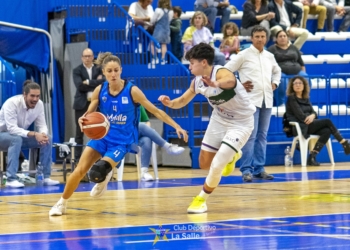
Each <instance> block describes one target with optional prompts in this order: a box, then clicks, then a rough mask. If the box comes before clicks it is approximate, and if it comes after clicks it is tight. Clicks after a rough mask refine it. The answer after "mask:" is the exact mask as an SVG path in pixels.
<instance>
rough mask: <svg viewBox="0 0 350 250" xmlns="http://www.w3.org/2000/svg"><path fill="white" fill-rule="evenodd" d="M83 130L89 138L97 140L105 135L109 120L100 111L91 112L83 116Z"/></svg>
mask: <svg viewBox="0 0 350 250" xmlns="http://www.w3.org/2000/svg"><path fill="white" fill-rule="evenodd" d="M85 118H86V120H85V121H84V122H83V132H84V134H85V135H86V136H87V137H89V138H90V139H94V140H99V139H102V138H103V137H105V136H106V134H107V133H108V131H109V121H108V119H107V117H105V116H104V115H103V114H102V113H100V112H92V113H89V114H87V115H86V116H85Z"/></svg>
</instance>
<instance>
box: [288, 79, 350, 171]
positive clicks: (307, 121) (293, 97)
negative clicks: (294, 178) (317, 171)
mask: <svg viewBox="0 0 350 250" xmlns="http://www.w3.org/2000/svg"><path fill="white" fill-rule="evenodd" d="M309 93H310V88H309V84H308V82H307V81H306V79H305V78H304V77H302V76H296V77H293V78H291V79H290V81H289V83H288V87H287V96H288V100H287V106H286V115H287V119H288V121H290V122H298V123H299V126H300V129H301V132H302V134H303V136H304V137H305V139H307V138H308V137H309V136H310V134H313V135H319V136H320V138H319V139H318V140H317V142H316V145H315V147H314V148H313V150H312V151H311V152H310V155H309V157H308V159H307V165H309V166H319V165H320V164H319V163H318V162H317V161H316V155H317V154H318V153H319V152H320V151H321V149H322V148H323V146H324V145H325V144H326V142H327V141H328V139H329V138H330V136H331V134H332V135H333V136H334V137H335V139H337V141H338V142H340V143H341V145H342V146H343V148H344V152H345V154H346V155H348V154H350V145H349V142H348V141H347V140H345V139H344V138H343V137H342V135H341V134H340V133H339V131H338V129H337V128H336V127H335V126H334V124H333V122H332V121H331V120H329V119H317V114H316V112H315V111H314V109H313V108H312V105H311V102H310V97H309ZM293 133H294V135H296V131H295V128H293Z"/></svg>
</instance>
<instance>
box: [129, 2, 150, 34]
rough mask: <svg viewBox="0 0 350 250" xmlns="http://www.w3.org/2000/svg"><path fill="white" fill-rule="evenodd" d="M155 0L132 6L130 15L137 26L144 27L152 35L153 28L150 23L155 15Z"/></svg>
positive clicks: (135, 3)
mask: <svg viewBox="0 0 350 250" xmlns="http://www.w3.org/2000/svg"><path fill="white" fill-rule="evenodd" d="M152 1H153V0H139V1H138V2H134V3H132V4H131V5H130V7H129V11H128V14H129V15H130V16H131V17H132V18H133V19H134V21H135V24H136V25H142V26H143V28H145V30H147V31H148V32H149V33H150V34H152V33H153V27H152V25H151V23H150V21H151V18H152V16H153V14H154V11H153V7H152V5H151V4H152Z"/></svg>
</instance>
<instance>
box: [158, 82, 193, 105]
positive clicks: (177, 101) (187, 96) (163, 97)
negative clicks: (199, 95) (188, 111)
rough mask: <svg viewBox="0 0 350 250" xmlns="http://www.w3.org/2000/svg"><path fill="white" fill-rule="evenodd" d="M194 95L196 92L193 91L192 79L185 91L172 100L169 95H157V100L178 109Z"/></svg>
mask: <svg viewBox="0 0 350 250" xmlns="http://www.w3.org/2000/svg"><path fill="white" fill-rule="evenodd" d="M195 96H196V92H195V91H194V81H192V83H191V86H190V88H189V89H187V90H186V92H185V93H184V94H183V95H182V96H180V97H178V98H175V99H174V100H170V98H169V96H166V95H161V96H159V97H158V101H160V102H161V103H162V104H163V105H164V106H166V107H169V108H172V109H180V108H183V107H185V106H186V105H187V104H188V103H189V102H190V101H191V100H192V99H193V98H194V97H195Z"/></svg>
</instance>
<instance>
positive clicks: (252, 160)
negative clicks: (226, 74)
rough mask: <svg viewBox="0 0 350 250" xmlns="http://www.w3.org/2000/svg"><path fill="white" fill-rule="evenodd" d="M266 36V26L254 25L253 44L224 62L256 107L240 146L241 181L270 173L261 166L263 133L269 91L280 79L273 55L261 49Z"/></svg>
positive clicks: (269, 103)
mask: <svg viewBox="0 0 350 250" xmlns="http://www.w3.org/2000/svg"><path fill="white" fill-rule="evenodd" d="M266 36H267V30H266V28H264V27H262V26H255V27H254V28H253V30H252V35H251V39H252V43H253V44H252V45H251V46H250V47H249V48H248V49H245V50H243V51H241V52H239V53H238V54H237V56H235V57H233V58H232V59H231V60H230V61H229V62H228V63H227V64H226V65H225V67H226V68H227V69H229V70H231V71H232V72H235V71H238V73H239V78H240V80H241V82H242V83H243V85H244V86H245V88H246V90H247V91H248V96H249V98H250V101H251V103H253V104H254V105H255V107H256V111H255V113H254V130H253V132H252V134H251V136H250V138H249V140H248V142H247V143H246V144H245V146H244V147H243V148H242V152H243V156H242V158H241V167H240V170H241V172H242V174H243V181H245V182H251V181H252V180H253V177H254V178H258V179H264V180H272V179H273V176H272V175H269V174H268V173H266V171H265V169H264V165H265V159H266V144H267V140H266V137H267V131H268V129H269V126H270V118H271V110H272V104H273V91H274V90H275V89H276V88H277V87H278V85H279V83H280V79H281V69H280V67H279V66H278V64H277V62H276V60H275V57H274V55H273V54H271V53H270V52H268V51H266V50H264V46H265V44H266Z"/></svg>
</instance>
